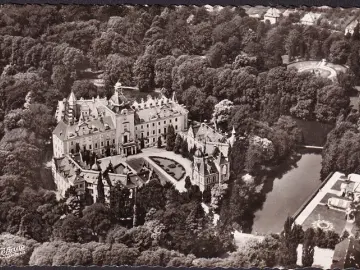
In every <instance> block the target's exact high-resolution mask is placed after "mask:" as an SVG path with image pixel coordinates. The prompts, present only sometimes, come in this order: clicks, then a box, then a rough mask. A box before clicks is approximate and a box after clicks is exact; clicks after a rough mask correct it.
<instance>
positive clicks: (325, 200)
mask: <svg viewBox="0 0 360 270" xmlns="http://www.w3.org/2000/svg"><path fill="white" fill-rule="evenodd" d="M330 198H338V199H342V200H347V201H350V200H349V199H348V198H345V197H341V196H337V195H335V194H333V193H326V194H325V196H324V198H322V199H321V201H320V202H321V203H325V204H327V202H328V200H329V199H330Z"/></svg>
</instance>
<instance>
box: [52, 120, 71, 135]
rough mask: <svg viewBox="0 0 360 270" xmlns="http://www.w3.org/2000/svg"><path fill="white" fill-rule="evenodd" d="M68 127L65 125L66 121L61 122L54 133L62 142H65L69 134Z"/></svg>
mask: <svg viewBox="0 0 360 270" xmlns="http://www.w3.org/2000/svg"><path fill="white" fill-rule="evenodd" d="M67 127H68V125H67V124H65V123H64V121H62V120H60V122H59V123H58V124H57V126H56V128H55V129H54V131H53V134H54V135H56V136H57V137H58V138H59V139H60V140H64V139H65V138H66V134H67V132H66V131H67Z"/></svg>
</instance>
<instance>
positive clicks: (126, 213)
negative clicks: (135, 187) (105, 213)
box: [110, 182, 134, 222]
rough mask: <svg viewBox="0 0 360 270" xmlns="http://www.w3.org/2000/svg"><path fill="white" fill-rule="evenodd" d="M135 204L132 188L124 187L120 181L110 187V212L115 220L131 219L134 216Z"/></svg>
mask: <svg viewBox="0 0 360 270" xmlns="http://www.w3.org/2000/svg"><path fill="white" fill-rule="evenodd" d="M133 205H134V200H133V198H132V196H131V190H130V189H128V188H125V187H123V186H122V184H121V183H120V182H118V183H116V184H115V185H114V186H113V187H112V188H111V189H110V212H111V215H112V219H113V220H115V221H117V222H121V221H123V220H124V219H130V218H131V217H132V216H133Z"/></svg>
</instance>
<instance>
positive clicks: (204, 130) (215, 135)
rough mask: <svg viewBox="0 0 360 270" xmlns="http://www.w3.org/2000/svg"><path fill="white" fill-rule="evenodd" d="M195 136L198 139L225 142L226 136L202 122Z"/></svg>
mask: <svg viewBox="0 0 360 270" xmlns="http://www.w3.org/2000/svg"><path fill="white" fill-rule="evenodd" d="M195 138H196V139H197V140H200V141H204V140H206V141H209V142H223V143H224V142H225V141H226V138H225V136H224V135H222V134H221V133H219V132H217V131H216V130H215V129H214V128H213V127H210V126H209V125H207V124H205V123H202V124H201V125H200V127H199V129H198V131H197V133H196V135H195Z"/></svg>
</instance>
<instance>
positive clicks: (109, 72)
mask: <svg viewBox="0 0 360 270" xmlns="http://www.w3.org/2000/svg"><path fill="white" fill-rule="evenodd" d="M133 64H134V61H133V60H132V59H131V58H130V57H124V56H120V55H118V54H110V55H108V57H107V58H106V63H105V67H104V81H105V87H106V88H108V89H112V88H113V87H114V85H115V84H116V83H117V82H121V83H122V84H125V85H132V83H133V71H132V66H133Z"/></svg>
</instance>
